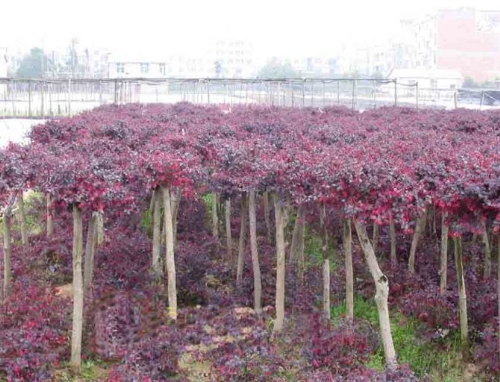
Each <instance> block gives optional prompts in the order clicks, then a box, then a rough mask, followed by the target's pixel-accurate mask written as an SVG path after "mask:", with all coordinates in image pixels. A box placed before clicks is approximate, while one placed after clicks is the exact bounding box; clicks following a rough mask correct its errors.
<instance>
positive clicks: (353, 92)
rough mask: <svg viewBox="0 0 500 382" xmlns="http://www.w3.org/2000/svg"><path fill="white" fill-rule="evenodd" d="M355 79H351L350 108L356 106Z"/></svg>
mask: <svg viewBox="0 0 500 382" xmlns="http://www.w3.org/2000/svg"><path fill="white" fill-rule="evenodd" d="M355 98H356V79H353V80H352V102H351V107H352V110H354V109H355V108H356V100H355Z"/></svg>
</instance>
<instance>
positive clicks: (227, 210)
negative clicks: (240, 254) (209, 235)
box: [224, 199, 233, 261]
mask: <svg viewBox="0 0 500 382" xmlns="http://www.w3.org/2000/svg"><path fill="white" fill-rule="evenodd" d="M224 216H225V220H226V246H227V261H231V259H232V258H233V235H232V233H231V199H227V200H226V202H225V209H224Z"/></svg>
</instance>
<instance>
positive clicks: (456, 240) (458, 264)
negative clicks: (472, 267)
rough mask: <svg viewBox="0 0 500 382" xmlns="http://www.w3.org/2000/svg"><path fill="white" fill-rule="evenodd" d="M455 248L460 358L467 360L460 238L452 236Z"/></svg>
mask: <svg viewBox="0 0 500 382" xmlns="http://www.w3.org/2000/svg"><path fill="white" fill-rule="evenodd" d="M453 243H454V250H455V266H456V268H457V281H458V306H459V316H460V339H461V347H462V359H463V361H464V362H468V361H469V359H470V349H469V327H468V317H467V294H466V291H465V277H464V265H463V261H462V238H461V237H459V238H456V237H455V238H453Z"/></svg>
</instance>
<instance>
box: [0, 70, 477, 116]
mask: <svg viewBox="0 0 500 382" xmlns="http://www.w3.org/2000/svg"><path fill="white" fill-rule="evenodd" d="M179 101H187V102H192V103H197V104H226V105H235V104H267V105H276V106H292V107H304V106H314V107H322V106H334V105H338V106H346V107H349V108H352V109H356V110H366V109H370V108H376V107H381V106H388V105H400V106H409V107H440V108H453V107H457V106H462V105H461V104H460V102H461V100H460V97H459V96H458V91H457V90H453V89H421V88H419V86H418V83H416V84H413V85H404V84H401V83H398V82H397V81H395V80H376V79H363V78H359V79H358V78H356V79H354V78H348V79H347V78H328V79H273V80H260V79H213V78H204V79H199V78H195V79H173V78H166V79H144V78H122V79H74V80H71V79H67V80H64V79H61V80H59V79H57V80H55V79H50V80H34V79H31V80H27V79H13V78H0V117H3V118H26V117H30V118H48V117H57V116H69V115H74V114H77V113H79V112H81V111H84V110H88V109H92V108H94V107H96V106H99V105H105V104H112V103H116V104H124V103H175V102H179ZM480 107H482V103H481V106H480Z"/></svg>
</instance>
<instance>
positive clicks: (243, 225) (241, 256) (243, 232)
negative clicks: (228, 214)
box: [236, 194, 247, 285]
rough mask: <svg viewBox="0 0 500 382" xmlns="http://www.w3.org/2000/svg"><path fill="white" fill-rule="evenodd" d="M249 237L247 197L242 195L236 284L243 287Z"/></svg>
mask: <svg viewBox="0 0 500 382" xmlns="http://www.w3.org/2000/svg"><path fill="white" fill-rule="evenodd" d="M246 236H247V197H246V195H245V194H242V195H241V208H240V241H239V244H238V260H237V263H236V283H237V284H238V285H241V283H242V281H243V266H244V265H245V240H246Z"/></svg>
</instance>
